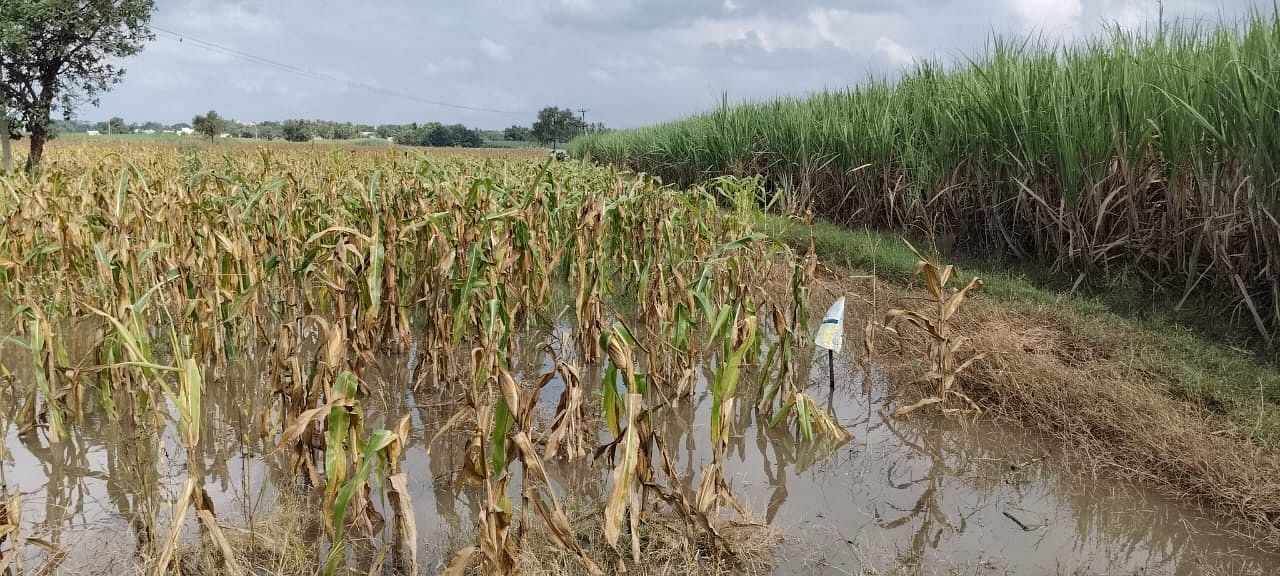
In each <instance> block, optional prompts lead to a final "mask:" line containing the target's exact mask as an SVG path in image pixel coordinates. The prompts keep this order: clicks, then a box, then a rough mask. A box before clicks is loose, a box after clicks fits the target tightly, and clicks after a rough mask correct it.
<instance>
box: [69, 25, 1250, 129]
mask: <svg viewBox="0 0 1280 576" xmlns="http://www.w3.org/2000/svg"><path fill="white" fill-rule="evenodd" d="M158 5H159V6H158V11H157V13H156V15H155V18H154V23H155V24H156V25H157V26H158V27H162V28H164V29H167V30H173V31H175V32H178V33H181V34H184V35H189V37H191V38H198V39H201V40H207V41H210V42H214V43H217V44H218V45H221V46H225V47H228V48H232V49H235V50H239V51H243V52H245V53H249V54H253V55H255V56H260V57H265V58H269V59H271V60H274V61H278V62H280V63H284V64H287V65H290V66H297V67H301V68H304V69H306V70H310V71H315V72H319V73H323V74H324V77H321V78H316V77H313V76H314V75H311V74H307V73H302V74H299V73H297V72H296V71H290V70H285V69H282V68H280V67H273V66H269V65H263V64H261V63H257V62H252V61H249V60H247V59H245V58H242V57H239V56H234V55H228V54H227V53H225V52H223V51H218V50H208V49H202V48H200V47H199V46H197V45H196V43H194V42H190V41H187V42H182V43H179V42H177V41H176V40H174V39H172V38H169V37H167V36H165V35H163V34H161V35H160V37H158V38H157V39H156V41H155V42H154V43H153V44H152V45H151V46H149V47H148V48H147V49H146V50H144V51H143V53H142V54H140V55H138V56H136V57H133V58H130V59H129V60H128V61H126V62H124V64H125V66H126V67H127V68H128V70H129V73H128V74H127V75H126V77H125V79H124V82H123V83H121V84H120V85H119V86H117V87H116V88H115V90H113V91H112V92H111V93H109V94H106V95H105V96H104V97H103V98H102V100H101V106H100V107H99V108H91V107H86V108H83V109H81V110H78V116H80V117H81V118H85V119H90V120H98V119H104V118H107V117H110V116H117V115H118V116H122V117H124V118H125V119H126V120H130V121H143V120H160V121H168V122H173V121H180V120H189V119H190V118H191V116H192V115H193V114H196V113H198V112H202V111H204V110H209V109H211V108H212V109H216V110H218V111H219V112H220V113H223V114H224V115H227V116H230V117H234V118H238V119H242V120H246V121H255V120H267V119H282V118H289V117H310V118H328V119H335V120H351V121H359V122H370V123H380V122H411V121H418V122H424V121H431V120H438V121H444V122H463V123H466V124H470V125H474V126H480V127H488V128H501V127H504V126H508V125H510V124H513V123H523V124H527V123H529V122H531V121H532V120H533V118H534V115H535V113H536V111H537V109H538V108H540V107H542V106H545V105H559V106H572V107H575V108H576V107H583V108H589V109H591V113H590V114H589V115H588V116H589V117H588V119H589V120H593V121H602V122H605V123H606V124H608V125H611V126H619V127H625V126H636V125H642V124H647V123H651V122H656V121H662V120H668V119H673V118H678V117H681V116H684V115H687V114H691V113H694V112H697V111H700V110H703V109H706V108H709V107H712V106H714V105H716V104H717V103H718V101H719V99H720V97H721V94H724V93H727V94H728V95H729V97H730V99H732V100H744V99H761V98H769V97H774V96H781V95H801V94H803V93H805V92H808V91H812V90H819V89H823V88H841V87H845V86H849V85H854V84H856V83H858V82H860V81H862V80H863V79H865V78H866V77H867V76H868V75H870V74H874V75H879V76H886V75H887V76H892V75H894V74H896V73H897V72H898V71H900V70H901V69H902V66H903V64H904V62H906V61H908V60H909V59H911V58H941V59H943V60H955V59H956V58H959V57H961V56H964V55H972V54H975V53H977V52H980V51H981V50H982V49H983V47H984V45H985V44H986V41H987V39H988V38H989V35H990V34H991V33H993V32H994V33H997V34H1002V35H1010V34H1013V35H1020V34H1028V33H1034V32H1039V33H1043V34H1045V35H1046V36H1049V37H1054V38H1059V39H1062V40H1063V41H1076V40H1079V39H1081V38H1085V37H1088V36H1089V35H1092V34H1098V33H1100V32H1101V31H1102V30H1103V28H1104V26H1105V24H1106V23H1107V22H1112V21H1121V22H1123V23H1125V24H1126V25H1130V26H1134V25H1137V26H1141V25H1150V24H1151V23H1153V22H1154V21H1155V19H1156V17H1157V14H1158V13H1159V10H1158V5H1157V3H1156V2H1155V0H973V1H964V0H914V1H902V2H894V1H891V0H871V1H855V0H798V1H794V2H777V1H769V0H732V1H726V0H685V1H680V0H531V1H529V2H503V1H501V0H470V1H468V2H445V1H442V0H433V1H430V2H420V1H415V0H371V1H370V2H362V3H351V2H339V1H337V0H240V1H236V2H228V1H224V0H159V2H158ZM1076 5H1078V8H1076V7H1075V6H1076ZM1250 6H1251V4H1250V3H1249V2H1247V1H1244V0H1228V1H1226V2H1221V3H1219V2H1213V1H1209V0H1203V1H1198V0H1166V2H1165V3H1164V11H1165V17H1166V19H1167V20H1172V19H1176V18H1196V19H1209V20H1211V21H1212V20H1216V19H1217V18H1218V17H1219V15H1221V16H1223V17H1226V18H1236V17H1239V16H1240V15H1241V14H1243V13H1245V11H1247V10H1248V9H1249V7H1250ZM1261 8H1262V9H1264V10H1271V4H1270V2H1269V1H1268V2H1264V3H1263V4H1262V5H1261ZM330 76H332V77H338V78H345V79H350V80H351V81H353V82H357V83H360V84H370V85H374V86H377V87H379V88H381V89H382V90H390V91H394V92H397V93H402V94H407V95H410V96H412V97H413V98H401V97H395V96H389V95H387V94H384V93H380V92H378V91H374V90H368V89H365V88H363V87H360V86H353V85H350V84H347V83H345V82H335V81H334V80H331V79H329V77H330ZM421 100H432V101H443V102H449V103H455V104H460V105H464V106H468V107H475V108H487V109H497V110H504V111H511V112H515V113H514V114H502V113H494V112H480V111H473V110H460V109H456V108H448V107H440V106H434V105H430V104H427V103H424V102H422V101H421Z"/></svg>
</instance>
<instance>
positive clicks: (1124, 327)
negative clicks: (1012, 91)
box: [764, 218, 1280, 448]
mask: <svg viewBox="0 0 1280 576" xmlns="http://www.w3.org/2000/svg"><path fill="white" fill-rule="evenodd" d="M764 228H765V229H766V230H767V231H769V232H771V233H773V234H775V235H777V236H778V237H779V238H780V239H782V240H783V241H784V242H786V243H788V244H791V245H792V246H794V247H796V248H797V249H803V248H804V247H805V246H807V245H808V242H809V238H810V236H809V232H810V229H806V228H803V227H801V226H796V225H792V224H788V223H786V222H785V221H784V220H783V219H781V218H771V219H769V220H768V221H767V222H766V224H765V226H764ZM811 231H812V238H813V241H814V247H815V250H816V252H817V255H818V257H819V259H821V260H822V261H823V262H826V263H828V264H832V265H839V266H842V267H847V268H850V269H854V270H858V271H861V272H871V271H873V270H874V272H875V274H876V275H877V276H878V277H879V278H881V279H883V280H886V281H889V282H892V283H894V284H899V285H912V284H914V285H919V284H920V281H919V280H918V279H917V278H916V277H915V276H914V274H913V269H914V268H915V264H916V258H915V256H914V255H913V254H912V253H911V251H910V250H908V249H907V247H906V245H905V244H904V243H903V241H902V239H901V238H900V237H899V236H895V235H890V234H884V233H879V232H875V231H871V230H865V229H864V230H850V229H846V228H843V227H840V226H836V225H834V224H830V223H826V222H816V223H815V224H814V225H813V227H812V228H811ZM919 247H921V248H922V249H924V247H923V246H919ZM944 261H948V262H950V261H952V260H951V259H949V258H945V257H944ZM957 267H958V269H959V276H960V278H961V280H962V281H967V280H968V279H969V278H971V277H972V276H974V275H977V276H980V277H982V279H983V281H984V282H985V285H984V286H983V289H982V290H981V292H980V293H979V295H978V296H977V297H976V299H977V300H978V301H980V302H983V303H984V304H986V305H994V306H996V307H998V308H1000V309H1002V310H1008V311H1012V312H1015V313H1020V314H1025V315H1030V316H1034V317H1037V318H1045V319H1047V320H1048V321H1051V322H1052V324H1053V326H1054V327H1056V328H1058V329H1060V330H1063V331H1064V332H1065V333H1066V334H1068V335H1070V336H1073V337H1075V338H1079V339H1081V340H1083V341H1086V342H1088V343H1089V344H1090V346H1091V347H1092V348H1093V349H1094V350H1095V351H1098V352H1100V353H1102V354H1103V355H1105V356H1107V357H1108V358H1110V361H1113V362H1120V363H1122V364H1123V365H1124V369H1125V370H1126V371H1128V373H1130V374H1133V375H1134V377H1135V378H1145V379H1149V380H1151V381H1153V382H1157V383H1159V384H1161V385H1162V386H1163V387H1164V389H1165V391H1166V392H1167V393H1169V394H1170V395H1172V396H1174V397H1176V398H1179V399H1183V400H1186V401H1189V402H1192V403H1194V404H1196V405H1199V406H1201V407H1204V408H1207V409H1209V410H1210V411H1212V412H1214V413H1217V414H1220V415H1222V416H1224V417H1225V418H1226V419H1227V420H1228V421H1229V422H1230V423H1232V424H1233V425H1234V426H1236V427H1237V429H1238V432H1239V433H1240V434H1242V435H1245V436H1247V437H1250V438H1252V439H1254V440H1255V441H1258V442H1259V443H1261V444H1263V445H1266V446H1270V447H1273V448H1280V372H1277V368H1276V366H1275V365H1274V364H1269V363H1268V361H1267V360H1266V359H1265V358H1260V357H1258V356H1256V355H1254V354H1252V353H1250V352H1247V351H1244V350H1240V349H1237V348H1233V347H1230V346H1226V345H1223V344H1221V343H1218V342H1215V341H1213V340H1211V339H1209V338H1206V337H1203V336H1200V335H1197V334H1196V331H1195V330H1193V329H1192V328H1190V327H1188V326H1186V325H1183V324H1180V323H1179V322H1178V321H1177V319H1176V318H1171V317H1169V316H1168V315H1164V314H1161V310H1163V308H1162V307H1159V306H1155V307H1142V306H1140V305H1138V304H1137V303H1134V302H1130V301H1127V300H1125V299H1123V298H1118V297H1112V298H1108V297H1106V296H1099V295H1086V294H1078V293H1072V292H1070V291H1068V290H1061V289H1053V288H1048V287H1044V286H1040V285H1037V283H1036V282H1034V281H1033V280H1032V279H1031V278H1029V277H1028V276H1027V275H1026V274H1022V273H1019V272H1017V271H1016V270H1012V271H1011V270H1010V269H1009V268H1007V267H1005V266H1003V265H999V264H992V263H983V262H979V261H975V260H973V259H968V260H962V261H961V263H960V264H958V266H957ZM1272 360H1274V359H1272Z"/></svg>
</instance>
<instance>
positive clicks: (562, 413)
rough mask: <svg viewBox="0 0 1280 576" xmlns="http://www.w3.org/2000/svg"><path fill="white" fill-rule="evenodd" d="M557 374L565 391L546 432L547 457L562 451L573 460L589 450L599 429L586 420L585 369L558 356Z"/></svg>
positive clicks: (584, 454) (554, 455)
mask: <svg viewBox="0 0 1280 576" xmlns="http://www.w3.org/2000/svg"><path fill="white" fill-rule="evenodd" d="M554 364H555V368H554V372H553V374H554V375H557V376H559V377H560V382H562V383H563V385H564V390H563V391H562V392H560V400H559V401H558V402H557V404H556V411H555V416H554V417H553V418H552V421H551V428H550V429H549V430H548V432H547V438H546V457H547V459H548V460H550V459H552V458H555V457H556V456H557V455H558V454H561V450H562V448H563V454H564V456H565V458H567V459H568V460H570V461H573V460H576V459H578V458H582V457H584V456H586V455H587V453H588V443H591V444H594V441H595V436H596V431H595V430H594V429H592V428H591V427H590V426H589V424H588V420H587V399H586V396H585V394H586V391H585V390H584V389H583V386H582V371H581V369H580V368H579V367H578V365H577V364H574V363H570V362H568V361H566V360H564V359H562V358H559V357H557V358H555V360H554Z"/></svg>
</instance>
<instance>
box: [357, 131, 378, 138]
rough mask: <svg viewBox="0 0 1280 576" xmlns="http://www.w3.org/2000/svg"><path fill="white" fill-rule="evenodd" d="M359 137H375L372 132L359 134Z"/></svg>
mask: <svg viewBox="0 0 1280 576" xmlns="http://www.w3.org/2000/svg"><path fill="white" fill-rule="evenodd" d="M360 135H361V136H363V137H365V138H373V137H375V136H376V134H375V133H374V132H361V133H360Z"/></svg>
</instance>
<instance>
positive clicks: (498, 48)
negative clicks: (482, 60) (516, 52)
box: [480, 38, 511, 62]
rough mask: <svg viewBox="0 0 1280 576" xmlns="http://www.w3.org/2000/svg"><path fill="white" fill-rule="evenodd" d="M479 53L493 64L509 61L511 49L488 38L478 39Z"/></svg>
mask: <svg viewBox="0 0 1280 576" xmlns="http://www.w3.org/2000/svg"><path fill="white" fill-rule="evenodd" d="M480 51H481V52H484V55H485V56H487V57H489V59H490V60H493V61H494V62H510V61H511V49H510V48H507V47H506V46H505V45H503V44H499V43H497V42H494V41H493V40H490V39H488V38H481V39H480Z"/></svg>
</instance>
